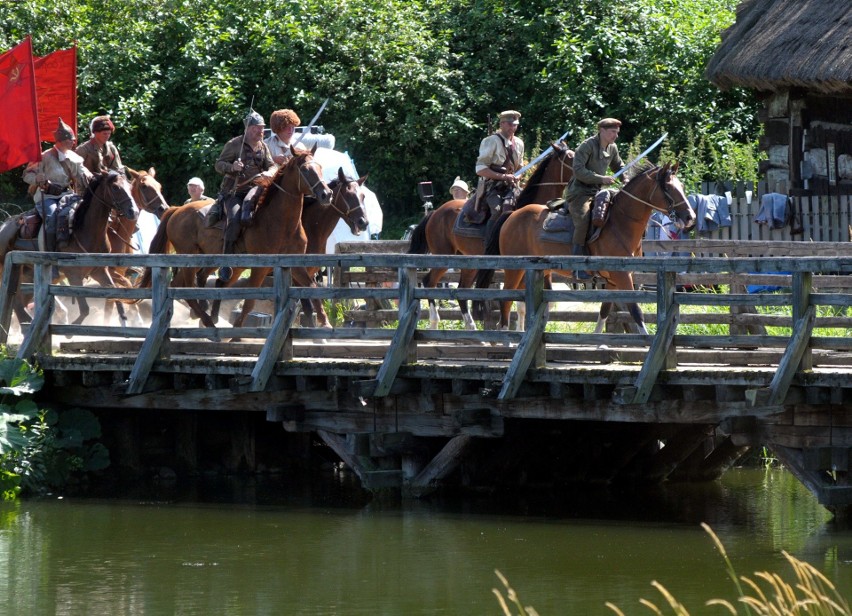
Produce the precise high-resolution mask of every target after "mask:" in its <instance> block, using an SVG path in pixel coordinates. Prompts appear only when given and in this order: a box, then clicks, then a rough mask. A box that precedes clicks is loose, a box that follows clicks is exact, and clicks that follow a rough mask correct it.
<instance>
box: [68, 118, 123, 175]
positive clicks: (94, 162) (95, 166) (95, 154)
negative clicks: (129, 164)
mask: <svg viewBox="0 0 852 616" xmlns="http://www.w3.org/2000/svg"><path fill="white" fill-rule="evenodd" d="M114 132H115V124H113V123H112V120H111V119H110V117H109V116H108V115H102V116H97V117H96V118H94V119H93V120H92V121H91V122H90V123H89V133H90V134H91V138H90V139H89V140H88V141H87V142H86V143H84V144H82V145H80V146H79V147H78V148H77V150H76V152H77V154H79V155H80V156H82V157H83V164H84V165H85V166H86V169H88V170H89V171H91V172H92V173H102V172H104V171H110V170H113V171H118V172H119V173H123V174H124V175H127V172H126V171H125V170H124V165H122V164H121V156H120V155H119V154H118V148H117V147H116V146H115V144H114V143H113V142H112V141H110V137H112V134H113V133H114Z"/></svg>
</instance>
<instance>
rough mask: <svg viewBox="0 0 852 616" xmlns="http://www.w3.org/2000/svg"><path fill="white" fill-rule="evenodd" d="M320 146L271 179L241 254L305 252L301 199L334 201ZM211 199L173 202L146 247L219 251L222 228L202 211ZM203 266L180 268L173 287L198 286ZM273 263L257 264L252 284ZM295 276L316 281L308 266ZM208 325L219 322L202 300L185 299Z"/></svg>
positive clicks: (147, 280) (247, 304)
mask: <svg viewBox="0 0 852 616" xmlns="http://www.w3.org/2000/svg"><path fill="white" fill-rule="evenodd" d="M315 150H316V147H314V150H311V151H304V152H301V151H300V152H296V151H295V150H294V151H293V157H292V158H291V159H290V160H289V161H288V162H287V163H286V164H285V165H283V166H282V167H281V168H280V169H279V170H278V172H277V173H276V175H275V177H274V178H273V180H272V183H271V184H270V185H269V186H268V187H267V188H266V189H265V190H264V193H263V196H262V197H261V199H260V201H259V202H258V204H257V209H256V213H255V219H254V223H253V224H252V225H251V226H249V227H246V228H245V229H243V232H242V234H241V235H240V238H239V240H238V241H237V247H236V251H237V252H238V253H242V254H303V253H304V252H305V249H306V248H307V245H308V239H307V237H306V235H305V230H304V229H303V228H302V201H303V198H304V197H305V196H313V197H315V198H316V199H317V200H318V201H319V202H320V203H322V204H325V205H328V204H329V203H331V197H332V192H331V189H330V188H329V187H328V186H327V185H326V184H325V182H323V180H322V168H321V167H320V165H319V163H317V162H316V161H315V160H314V158H313V153H314V151H315ZM209 204H210V201H199V202H197V203H188V204H186V205H182V206H180V207H171V208H169V209H168V210H166V212H165V213H164V214H163V217H162V219H161V221H160V226H159V228H158V229H157V233H156V234H155V235H154V237H153V239H152V240H151V246H150V247H149V249H148V251H149V252H150V253H152V254H155V253H159V254H164V253H167V252H168V251H169V249H170V247H174V249H175V251H176V252H177V253H179V254H220V253H221V252H222V244H223V242H222V240H223V237H222V236H223V230H222V229H221V228H218V227H213V228H208V227H207V226H206V225H205V224H204V218H203V216H202V215H201V214H200V213H199V210H200V209H201V208H203V207H205V206H206V205H209ZM244 269H245V268H234V272H233V274H232V275H231V279H230V281H231V283H233V282H235V281H236V280H237V279H238V278H239V275H240V273H242V272H243V271H244ZM198 272H199V268H181V269H180V270H178V271H177V272H176V273H175V275H174V278H173V280H172V286H175V287H194V286H196V285H197V283H196V279H197V274H198ZM269 272H270V268H268V267H264V268H253V269H252V271H251V275H250V276H249V279H248V285H247V286H249V287H259V286H260V285H261V283H262V282H263V279H264V278H265V277H266V275H267V274H268V273H269ZM293 279H294V281H295V283H296V284H299V285H302V286H316V285H315V284H314V283H313V281H312V280H311V278H310V276H308V272H307V271H306V270H305V269H304V268H297V269H294V270H293ZM150 284H151V271H150V269H146V271H145V273H144V275H143V276H142V279H141V280H140V282H139V286H140V287H146V286H150ZM187 304H189V305H190V308H191V309H192V311H193V313H195V314H196V315H197V316H198V317H199V318H200V319H201V321H202V323H203V324H204V325H205V326H206V327H215V326H216V323H215V320H214V319H213V318H212V317H211V316H210V315H208V314H207V313H206V311H205V310H203V309H202V307H201V305H200V304H199V302H198V300H187ZM254 304H255V300H253V299H246V300H245V301H244V302H243V309H242V313H241V314H240V316H239V317H238V318H237V320H236V321H235V323H234V326H235V327H241V326H242V324H243V321H244V320H245V317H246V315H247V314H248V313H249V312H250V311H251V310H252V308H253V307H254Z"/></svg>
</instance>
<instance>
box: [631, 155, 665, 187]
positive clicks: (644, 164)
mask: <svg viewBox="0 0 852 616" xmlns="http://www.w3.org/2000/svg"><path fill="white" fill-rule="evenodd" d="M656 168H657V165H655V164H654V163H652V162H651V161H649V160H642V161H639V162H638V163H636V164H635V165H634V166H633V167H632V168H631V169H629V170H628V171H626V172H625V173H624V178H625V180H626V181H625V182H624V186H623V188H626V187H627V186H628V185H629V184H630V182H632V181H633V180H635V179H636V178H638V177H639V176H642V175H647V174H648V173H650V172H651V171H653V170H654V169H656Z"/></svg>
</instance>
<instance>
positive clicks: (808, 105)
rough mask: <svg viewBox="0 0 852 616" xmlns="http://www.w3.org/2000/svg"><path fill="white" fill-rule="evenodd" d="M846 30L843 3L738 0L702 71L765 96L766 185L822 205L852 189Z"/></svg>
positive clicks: (850, 8)
mask: <svg viewBox="0 0 852 616" xmlns="http://www.w3.org/2000/svg"><path fill="white" fill-rule="evenodd" d="M850 31H852V3H850V2H848V1H838V0H744V1H743V2H741V3H740V4H739V6H738V7H737V16H736V22H735V23H734V25H732V26H731V27H730V28H728V29H727V30H725V31H724V32H723V33H722V43H721V45H719V48H718V49H717V51H716V53H715V54H714V55H713V57H712V58H711V60H710V62H709V64H708V66H707V71H706V76H707V78H708V79H709V80H710V81H711V82H712V83H713V84H715V85H716V86H718V87H719V88H721V89H722V90H727V89H730V88H748V89H750V90H753V91H754V92H755V94H756V95H757V96H758V97H759V98H760V99H761V100H762V101H763V109H762V111H761V115H760V120H761V123H762V124H763V127H764V135H763V136H762V137H761V139H760V145H761V149H762V150H763V151H764V152H765V154H766V158H765V160H763V161H761V172H762V174H764V176H765V178H766V180H767V181H768V183H769V186H770V189H771V190H773V191H774V192H780V193H787V194H789V195H791V196H792V197H793V198H794V200H796V199H808V198H811V197H818V198H819V199H820V201H821V202H822V206H823V207H824V208H830V207H831V206H832V204H833V203H834V202H835V201H838V200H839V197H840V196H841V195H849V194H850V193H852V38H850V36H849V33H850Z"/></svg>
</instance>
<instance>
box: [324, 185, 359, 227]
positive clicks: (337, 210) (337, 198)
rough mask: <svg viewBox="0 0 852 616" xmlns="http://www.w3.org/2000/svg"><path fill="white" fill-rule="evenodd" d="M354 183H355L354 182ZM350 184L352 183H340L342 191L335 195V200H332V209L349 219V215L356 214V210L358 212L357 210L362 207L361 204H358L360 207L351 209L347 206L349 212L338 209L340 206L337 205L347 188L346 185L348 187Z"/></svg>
mask: <svg viewBox="0 0 852 616" xmlns="http://www.w3.org/2000/svg"><path fill="white" fill-rule="evenodd" d="M353 182H354V180H353ZM349 183H350V182H341V183H340V190H339V191H338V192H337V194H335V195H334V199H332V201H331V207H332V209H333V210H334V211H335V212H337V213H338V214H340V215H341V216H342V217H343V218H348V217H349V214H351V213H352V212H354V211H355V210H357V209H358V207H361V205H360V203H359V204H358V207H349V206H348V205H347V206H346V207H347V210H346V211H345V212H344V211H343V208H342V207H338V205H337V201H338V200H339V199H340V196H341V195H342V194H343V190H344V189H345V188H346V185H347V184H349Z"/></svg>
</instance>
